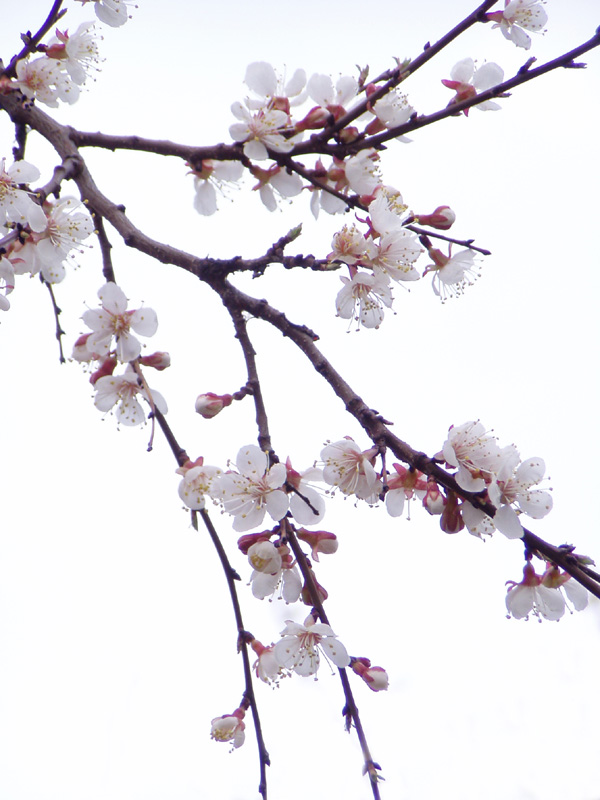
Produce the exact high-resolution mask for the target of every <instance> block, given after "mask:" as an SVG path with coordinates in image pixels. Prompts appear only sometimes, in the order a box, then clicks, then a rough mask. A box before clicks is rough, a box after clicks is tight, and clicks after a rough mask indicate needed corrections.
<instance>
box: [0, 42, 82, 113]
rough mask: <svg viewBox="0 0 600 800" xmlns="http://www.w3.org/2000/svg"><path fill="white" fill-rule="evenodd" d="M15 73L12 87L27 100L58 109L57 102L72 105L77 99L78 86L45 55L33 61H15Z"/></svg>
mask: <svg viewBox="0 0 600 800" xmlns="http://www.w3.org/2000/svg"><path fill="white" fill-rule="evenodd" d="M16 73H17V80H15V81H13V84H12V85H13V86H15V87H17V88H19V89H20V90H21V92H22V93H23V94H24V95H25V97H27V98H28V99H29V100H39V101H40V103H44V104H45V105H47V106H50V108H58V101H59V100H62V101H63V102H65V103H70V104H73V103H75V102H76V101H77V99H78V98H79V93H80V92H79V86H77V84H76V83H74V82H73V81H72V80H71V78H70V77H69V75H68V74H67V73H65V72H63V71H62V70H61V69H60V67H59V65H58V63H57V62H56V61H55V60H54V59H52V58H48V57H47V56H45V55H44V56H41V57H40V58H36V59H34V60H33V61H29V60H28V59H21V60H20V61H17V66H16Z"/></svg>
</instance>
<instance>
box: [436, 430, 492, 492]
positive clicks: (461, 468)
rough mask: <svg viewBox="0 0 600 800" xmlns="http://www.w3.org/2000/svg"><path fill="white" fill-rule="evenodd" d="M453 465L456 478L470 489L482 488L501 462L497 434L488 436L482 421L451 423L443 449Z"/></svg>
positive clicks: (446, 459) (478, 489)
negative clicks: (456, 468)
mask: <svg viewBox="0 0 600 800" xmlns="http://www.w3.org/2000/svg"><path fill="white" fill-rule="evenodd" d="M441 455H443V457H444V459H445V461H446V463H447V464H449V465H450V466H451V467H458V473H457V474H456V482H457V483H458V485H459V486H460V487H461V488H462V489H465V491H467V492H480V491H482V489H485V488H486V478H487V479H488V480H489V479H491V476H492V475H493V474H494V473H495V472H496V470H497V469H499V468H500V466H501V465H502V451H501V450H500V448H499V447H498V445H497V443H496V438H495V437H494V436H489V435H488V434H487V433H486V430H485V428H484V427H483V425H482V424H481V422H479V421H477V422H465V423H463V424H462V425H459V426H457V427H455V426H452V427H451V428H450V430H449V431H448V438H447V439H446V441H445V442H444V446H443V448H442V453H441Z"/></svg>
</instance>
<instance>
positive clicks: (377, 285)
mask: <svg viewBox="0 0 600 800" xmlns="http://www.w3.org/2000/svg"><path fill="white" fill-rule="evenodd" d="M340 280H341V281H342V283H343V284H344V287H343V288H342V289H340V291H339V292H338V295H337V297H336V299H335V307H336V310H337V315H338V317H341V318H342V319H350V320H351V319H355V320H356V321H357V322H359V323H360V324H361V325H363V326H364V327H365V328H378V327H379V326H380V325H381V323H382V322H383V317H384V311H383V307H384V306H386V307H387V308H391V307H392V302H393V298H392V291H391V289H390V287H389V283H388V280H387V277H386V276H385V275H372V274H370V273H368V272H355V274H354V275H353V276H352V278H351V279H350V278H346V277H345V276H343V275H342V276H340Z"/></svg>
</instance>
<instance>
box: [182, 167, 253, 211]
mask: <svg viewBox="0 0 600 800" xmlns="http://www.w3.org/2000/svg"><path fill="white" fill-rule="evenodd" d="M200 164H201V168H200V169H199V170H197V169H191V170H190V173H188V174H192V175H193V176H194V190H195V192H196V194H195V196H194V208H195V209H196V211H197V212H198V213H199V214H202V215H203V216H205V217H210V216H212V215H213V214H214V213H215V212H216V210H217V191H216V190H217V189H218V190H219V191H220V192H221V193H222V194H225V190H226V188H227V187H228V186H230V185H231V186H233V185H235V183H236V182H237V181H239V180H240V178H241V177H242V174H243V172H244V168H243V166H242V164H241V162H240V161H215V160H214V159H212V158H205V159H204V160H203V161H201V162H200ZM189 166H191V165H189Z"/></svg>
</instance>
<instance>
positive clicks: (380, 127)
mask: <svg viewBox="0 0 600 800" xmlns="http://www.w3.org/2000/svg"><path fill="white" fill-rule="evenodd" d="M385 130H387V128H386V127H385V125H384V124H383V122H382V121H381V120H380V119H379V117H375V119H372V120H371V122H369V124H368V125H367V127H366V128H365V133H366V134H367V136H373V135H374V134H376V133H381V131H385Z"/></svg>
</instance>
